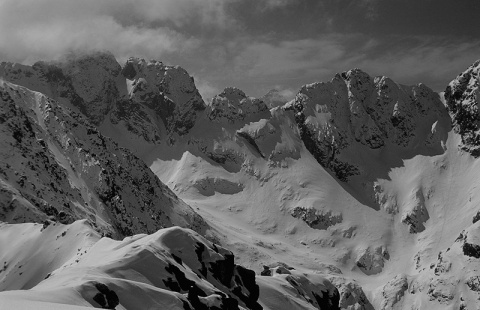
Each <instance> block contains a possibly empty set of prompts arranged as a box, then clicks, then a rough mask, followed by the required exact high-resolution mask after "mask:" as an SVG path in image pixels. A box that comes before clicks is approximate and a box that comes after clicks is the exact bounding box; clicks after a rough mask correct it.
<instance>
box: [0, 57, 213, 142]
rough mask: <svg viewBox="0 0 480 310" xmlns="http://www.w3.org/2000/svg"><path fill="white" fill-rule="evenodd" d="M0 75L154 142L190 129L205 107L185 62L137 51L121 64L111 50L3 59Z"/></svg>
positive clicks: (184, 132)
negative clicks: (24, 61) (28, 62)
mask: <svg viewBox="0 0 480 310" xmlns="http://www.w3.org/2000/svg"><path fill="white" fill-rule="evenodd" d="M0 76H2V77H3V78H4V79H5V80H7V81H10V82H12V83H15V84H18V85H22V86H25V87H28V88H29V89H32V90H35V91H39V92H41V93H44V94H46V95H47V96H49V97H51V98H53V99H55V100H58V101H60V102H62V104H65V105H66V106H69V107H71V108H73V109H76V110H78V111H80V112H81V113H82V114H84V115H85V116H86V117H87V118H88V119H89V120H90V121H91V122H93V123H94V124H95V125H97V126H99V127H100V128H101V129H102V128H103V127H102V124H108V123H110V122H111V123H113V124H114V125H118V124H120V125H119V126H121V127H123V129H121V130H124V131H126V132H131V133H133V134H134V135H137V136H141V137H143V138H144V139H145V140H146V141H147V142H153V143H160V142H161V140H162V139H163V140H169V141H170V142H172V141H174V138H172V136H173V135H175V134H176V135H184V134H186V133H187V132H188V131H189V130H190V129H191V128H192V127H193V125H194V124H195V122H196V119H197V117H198V113H199V112H201V111H203V110H204V109H205V107H206V105H205V103H204V101H203V99H202V97H201V96H200V93H199V92H198V90H197V88H196V87H195V83H194V81H193V78H192V77H191V76H189V75H188V73H187V72H186V71H185V70H184V69H183V68H181V67H179V66H175V67H174V66H166V65H164V64H163V63H162V62H159V61H155V60H153V61H149V62H147V61H145V60H144V59H140V58H134V57H131V58H129V59H128V60H127V62H126V63H125V65H124V66H123V67H122V66H121V65H120V64H119V63H118V62H117V61H116V59H115V57H114V56H113V54H111V53H107V52H98V53H93V54H88V55H70V56H68V57H66V58H65V59H63V60H62V61H57V62H43V61H40V62H37V63H35V64H34V65H33V66H25V65H20V64H15V63H6V62H3V63H1V64H0ZM127 80H128V81H129V82H128V83H127Z"/></svg>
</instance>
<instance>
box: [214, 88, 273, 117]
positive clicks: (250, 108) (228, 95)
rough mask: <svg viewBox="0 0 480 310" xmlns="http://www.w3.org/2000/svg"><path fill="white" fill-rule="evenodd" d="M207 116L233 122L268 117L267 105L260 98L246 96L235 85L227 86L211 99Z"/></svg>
mask: <svg viewBox="0 0 480 310" xmlns="http://www.w3.org/2000/svg"><path fill="white" fill-rule="evenodd" d="M207 116H208V118H209V119H210V120H212V121H215V122H228V123H231V124H234V123H236V122H240V121H243V122H244V123H245V122H248V121H256V120H259V119H260V118H269V117H270V113H269V111H268V107H267V105H266V104H265V103H264V102H263V101H261V100H260V99H256V98H253V97H247V95H245V93H244V92H243V91H241V90H240V89H238V88H235V87H227V88H225V89H224V90H223V92H222V93H221V94H219V95H216V96H215V97H213V99H212V103H211V104H210V106H209V107H208V110H207Z"/></svg>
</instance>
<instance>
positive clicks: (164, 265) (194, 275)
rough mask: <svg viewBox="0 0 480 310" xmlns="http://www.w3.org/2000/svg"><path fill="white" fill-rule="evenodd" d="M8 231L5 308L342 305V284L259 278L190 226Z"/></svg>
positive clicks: (1, 298)
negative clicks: (111, 233) (142, 230)
mask: <svg viewBox="0 0 480 310" xmlns="http://www.w3.org/2000/svg"><path fill="white" fill-rule="evenodd" d="M0 233H1V234H0V245H1V248H2V249H8V251H3V252H2V254H0V260H1V261H2V265H3V266H2V273H1V274H0V279H1V281H0V289H1V290H3V292H0V306H1V307H2V309H14V308H16V309H18V307H19V306H20V307H21V308H23V309H27V308H30V309H38V308H41V309H76V308H75V307H70V306H68V305H72V306H74V305H77V306H82V307H92V306H93V307H96V308H104V309H114V308H115V309H232V310H233V309H262V308H263V307H262V305H261V304H263V303H266V304H268V305H271V309H291V308H289V307H290V306H288V305H287V306H285V305H283V303H284V302H285V301H286V302H287V303H288V304H290V305H291V307H302V306H304V307H312V306H314V307H315V306H316V307H319V306H322V307H327V308H329V309H335V308H337V309H338V307H335V304H338V299H339V295H338V291H337V290H336V289H335V287H334V286H333V285H332V284H331V283H330V282H329V281H328V280H326V279H324V278H323V277H320V276H305V275H303V274H301V273H299V272H296V271H294V270H292V271H287V270H285V274H281V273H275V274H274V275H273V276H266V277H262V278H263V279H262V280H261V281H256V275H255V272H254V271H252V270H249V269H246V268H243V267H241V266H239V265H236V264H235V262H234V259H235V258H234V255H233V254H232V253H231V252H230V251H228V250H226V249H224V248H222V247H221V246H219V245H216V244H213V243H211V242H209V241H207V240H206V239H205V238H203V237H201V236H200V235H198V234H197V233H195V232H193V231H192V230H188V229H183V228H179V227H172V228H164V229H161V230H159V231H158V232H156V233H154V234H151V235H145V234H142V235H134V236H131V237H127V238H125V239H123V240H122V241H115V240H112V239H110V238H101V237H100V236H99V235H98V234H97V233H96V232H95V231H94V230H93V229H92V228H91V227H90V226H89V225H88V224H87V222H86V221H77V222H75V223H73V224H70V225H63V224H56V223H54V224H51V225H48V226H46V225H41V224H13V225H12V224H1V225H0ZM257 282H258V283H257ZM278 287H281V289H282V291H281V292H280V290H279V289H278ZM264 288H265V290H263V291H264V292H263V293H262V294H260V290H262V289H264ZM283 290H285V291H283ZM285 294H286V295H287V296H285ZM299 294H302V295H304V296H301V297H300V296H298V295H299ZM279 296H282V297H283V299H278V297H279ZM288 297H290V298H288Z"/></svg>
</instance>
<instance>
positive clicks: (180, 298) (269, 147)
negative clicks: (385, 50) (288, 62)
mask: <svg viewBox="0 0 480 310" xmlns="http://www.w3.org/2000/svg"><path fill="white" fill-rule="evenodd" d="M479 84H480V61H477V62H475V63H474V64H473V65H472V66H470V67H469V68H467V70H466V71H464V72H463V73H461V74H460V75H459V76H458V77H456V78H455V79H453V80H452V82H450V83H449V85H446V89H445V92H444V93H440V94H439V93H436V92H434V91H433V90H431V89H430V88H428V87H427V86H426V85H423V84H418V85H414V86H405V85H401V84H398V83H395V82H394V81H392V80H391V79H390V78H387V77H384V76H377V77H371V76H370V75H368V74H367V73H365V72H363V71H362V70H360V69H352V70H349V71H347V72H343V73H339V74H336V75H335V76H334V77H333V78H332V79H331V80H330V81H327V82H315V83H312V84H307V85H304V86H303V87H301V89H300V90H299V91H298V93H297V94H296V96H295V98H294V99H292V100H287V99H286V98H283V96H282V95H281V92H279V91H275V90H272V91H270V92H269V93H268V94H266V95H265V96H263V97H262V98H258V99H257V98H253V97H250V96H248V95H247V94H245V93H244V92H243V91H242V90H240V89H238V88H235V87H227V88H225V89H224V90H223V91H222V92H221V93H220V94H218V95H217V96H215V97H214V98H213V99H212V100H211V102H209V103H206V102H204V100H203V99H202V97H201V95H200V93H199V91H198V89H197V88H196V86H195V82H194V79H193V78H192V77H191V76H190V75H189V74H188V73H187V72H186V71H185V70H184V69H183V68H181V67H178V66H169V65H165V64H163V63H162V62H160V61H156V60H150V61H145V60H144V59H140V58H134V57H131V58H129V59H128V60H127V61H126V62H125V63H124V64H123V65H121V64H119V63H118V62H117V60H116V59H115V57H114V56H113V55H112V54H110V53H103V52H102V53H93V54H88V55H68V56H66V57H65V58H63V59H62V60H59V61H52V62H45V61H40V62H37V63H35V64H33V65H32V66H27V65H22V64H16V63H8V62H3V63H1V64H0V104H1V105H0V221H1V222H4V223H1V222H0V233H3V234H4V236H7V237H5V238H3V239H2V238H1V237H2V236H1V235H0V245H1V246H2V247H4V246H5V247H7V245H9V242H8V238H11V237H12V236H14V235H15V234H18V235H21V236H30V237H28V238H27V237H21V238H20V239H18V242H12V243H11V251H6V252H5V251H0V290H23V291H21V293H18V294H17V293H15V291H12V292H0V305H1V302H2V301H6V302H13V303H12V305H13V304H15V302H19V300H20V299H22V298H24V299H25V300H28V301H40V302H51V303H60V304H70V305H89V306H95V307H99V306H100V307H103V308H107V309H112V308H115V307H117V306H119V305H120V306H122V307H124V308H126V309H143V308H142V306H145V307H146V306H148V307H160V308H169V309H170V308H171V309H187V310H188V309H212V310H213V309H235V310H236V309H252V310H256V309H271V310H273V309H275V310H277V309H279V310H287V309H363V310H371V309H382V310H383V309H439V308H455V309H458V308H460V309H467V308H468V309H470V308H471V307H472V306H474V305H475V303H476V302H477V301H478V299H479V298H480V293H479V292H480V281H479V279H480V273H479V272H478V271H477V268H476V267H475V266H476V264H478V259H480V239H479V238H480V233H479V231H480V221H478V219H479V218H480V215H479V214H480V210H479V209H478V204H479V203H480V196H479V197H477V196H478V195H477V194H476V193H477V190H476V184H477V183H478V177H477V176H478V173H479V172H480V167H477V166H478V164H477V161H476V158H478V157H479V156H480V133H479V132H480V116H479V115H480V114H479V111H478V105H479V100H480V97H479V96H480V89H479ZM32 222H33V223H37V224H20V223H32ZM7 223H8V224H7ZM13 224H15V225H13ZM176 226H180V227H182V228H179V227H176ZM20 233H21V234H20ZM145 234H149V235H148V236H147V235H145ZM102 236H105V237H110V238H113V239H118V240H111V239H110V238H101V237H102ZM12 238H13V237H12ZM62 238H63V239H64V240H67V241H65V244H64V245H63V246H61V245H60V244H61V243H62ZM122 239H123V241H121V240H122ZM32 240H34V241H35V242H37V243H38V244H41V245H42V246H44V247H45V249H46V250H42V251H41V250H39V251H34V252H32V251H30V250H28V249H25V248H22V246H21V243H22V242H25V243H26V244H30V243H29V242H33V241H32ZM57 243H58V244H59V245H58V246H57ZM50 245H51V246H50ZM53 245H55V246H53ZM32 246H33V245H32ZM227 248H229V249H230V250H227ZM30 257H35V259H36V260H38V261H41V262H42V263H41V264H42V266H43V267H41V268H40V267H39V266H38V265H35V264H34V263H32V260H30ZM234 258H235V259H236V260H237V261H236V262H234ZM2 264H4V265H3V269H2ZM19 266H20V267H19ZM22 266H23V267H24V268H25V269H27V270H28V272H27V271H24V270H25V269H22V268H21V267H22ZM148 266H150V267H148ZM152 266H153V267H152ZM242 266H243V267H242ZM27 267H28V268H27ZM149 268H155V270H156V272H155V274H154V275H152V273H151V272H150V271H151V270H150V269H149ZM261 268H263V271H261V272H257V273H255V272H254V271H253V270H257V271H259V269H261ZM252 269H253V270H252ZM84 272H86V275H85V276H84V277H82V278H81V280H79V281H76V280H75V279H77V278H78V277H79V276H78V275H79V274H82V275H83V273H84ZM22 275H23V277H22ZM60 288H61V289H60ZM43 291H49V292H52V294H51V298H50V299H48V298H46V297H44V296H43V295H42V294H41V293H39V292H43ZM54 292H60V293H54ZM75 292H78V293H75ZM131 292H136V293H135V294H132V293H131ZM22 294H24V295H22ZM61 294H64V295H61ZM137 294H138V296H136V295H137ZM134 295H135V296H134ZM2 298H3V299H2ZM19 298H20V299H19ZM142 299H143V302H144V304H142ZM19 305H20V304H19ZM21 305H23V304H21ZM28 306H30V307H34V306H35V305H32V304H28ZM52 309H56V308H52ZM72 309H73V308H72Z"/></svg>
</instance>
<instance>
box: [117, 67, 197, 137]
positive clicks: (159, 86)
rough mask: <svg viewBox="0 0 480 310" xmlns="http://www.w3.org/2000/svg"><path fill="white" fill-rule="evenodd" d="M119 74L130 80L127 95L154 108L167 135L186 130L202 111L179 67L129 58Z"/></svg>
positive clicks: (185, 75) (195, 90) (194, 88)
mask: <svg viewBox="0 0 480 310" xmlns="http://www.w3.org/2000/svg"><path fill="white" fill-rule="evenodd" d="M122 74H123V76H124V77H125V78H127V79H128V80H129V81H130V83H131V86H130V89H129V93H128V95H129V98H130V99H131V100H132V101H133V102H135V103H141V104H143V105H145V106H146V107H148V108H150V109H151V110H153V111H155V113H156V115H157V116H158V117H159V118H160V119H161V120H162V121H163V124H164V126H165V128H166V130H167V133H168V134H172V133H177V134H179V135H184V134H186V133H188V132H189V130H190V129H191V128H192V127H193V126H194V125H195V121H196V120H197V117H198V113H199V112H201V111H203V110H205V107H206V106H205V102H204V101H203V99H202V97H201V96H200V93H199V92H198V89H197V88H196V87H195V83H194V80H193V78H192V77H191V76H190V75H189V74H188V73H187V71H185V69H183V68H181V67H179V66H167V65H164V64H163V63H162V62H160V61H155V60H151V61H149V62H147V61H145V60H144V59H139V58H134V57H131V58H129V59H128V60H127V62H126V64H125V65H124V66H123V69H122Z"/></svg>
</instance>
